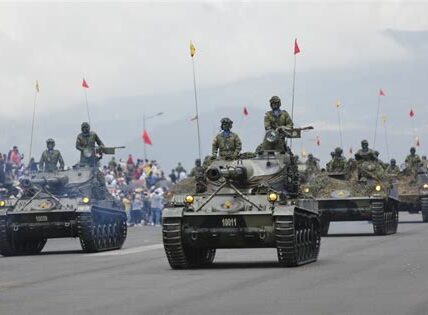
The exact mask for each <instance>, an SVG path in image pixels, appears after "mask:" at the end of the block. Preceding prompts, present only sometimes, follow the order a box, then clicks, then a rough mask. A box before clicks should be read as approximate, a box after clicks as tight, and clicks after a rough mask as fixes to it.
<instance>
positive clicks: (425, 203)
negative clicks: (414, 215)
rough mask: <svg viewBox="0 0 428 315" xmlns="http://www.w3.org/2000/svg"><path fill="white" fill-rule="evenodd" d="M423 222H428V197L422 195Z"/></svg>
mask: <svg viewBox="0 0 428 315" xmlns="http://www.w3.org/2000/svg"><path fill="white" fill-rule="evenodd" d="M421 213H422V222H428V197H421Z"/></svg>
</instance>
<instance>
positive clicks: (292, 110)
mask: <svg viewBox="0 0 428 315" xmlns="http://www.w3.org/2000/svg"><path fill="white" fill-rule="evenodd" d="M295 87H296V53H294V66H293V90H292V92H291V121H294V120H293V119H294V90H295ZM292 148H293V138H291V139H290V150H291V149H292Z"/></svg>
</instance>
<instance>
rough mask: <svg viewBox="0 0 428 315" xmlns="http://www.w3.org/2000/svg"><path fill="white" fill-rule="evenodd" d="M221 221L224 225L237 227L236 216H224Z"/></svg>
mask: <svg viewBox="0 0 428 315" xmlns="http://www.w3.org/2000/svg"><path fill="white" fill-rule="evenodd" d="M221 223H222V224H223V226H224V227H236V226H237V224H236V218H223V219H222V220H221Z"/></svg>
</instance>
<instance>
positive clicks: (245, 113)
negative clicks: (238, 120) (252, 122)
mask: <svg viewBox="0 0 428 315" xmlns="http://www.w3.org/2000/svg"><path fill="white" fill-rule="evenodd" d="M243 113H244V115H245V116H248V109H247V106H244V110H243Z"/></svg>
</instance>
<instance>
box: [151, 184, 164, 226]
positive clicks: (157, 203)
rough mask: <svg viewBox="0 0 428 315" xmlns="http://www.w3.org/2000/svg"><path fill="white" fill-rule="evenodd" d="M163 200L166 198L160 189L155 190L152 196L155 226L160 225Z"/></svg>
mask: <svg viewBox="0 0 428 315" xmlns="http://www.w3.org/2000/svg"><path fill="white" fill-rule="evenodd" d="M163 201H164V198H163V196H162V195H161V193H160V192H159V190H155V191H154V193H153V194H152V196H151V207H152V214H153V224H154V225H155V226H159V225H160V222H161V216H162V209H163Z"/></svg>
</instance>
